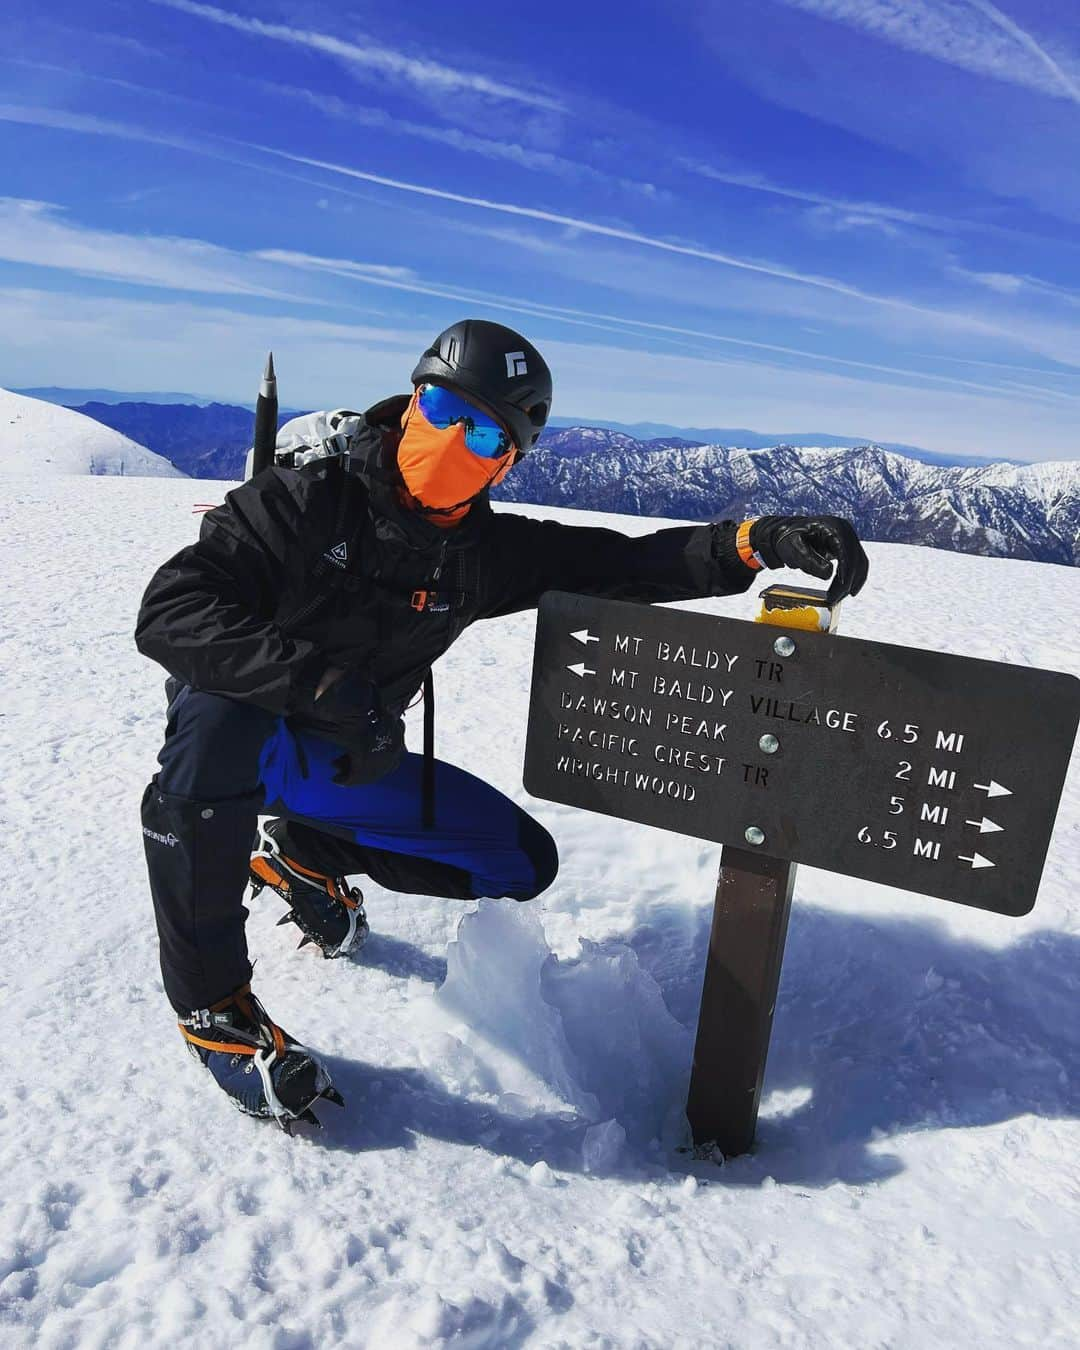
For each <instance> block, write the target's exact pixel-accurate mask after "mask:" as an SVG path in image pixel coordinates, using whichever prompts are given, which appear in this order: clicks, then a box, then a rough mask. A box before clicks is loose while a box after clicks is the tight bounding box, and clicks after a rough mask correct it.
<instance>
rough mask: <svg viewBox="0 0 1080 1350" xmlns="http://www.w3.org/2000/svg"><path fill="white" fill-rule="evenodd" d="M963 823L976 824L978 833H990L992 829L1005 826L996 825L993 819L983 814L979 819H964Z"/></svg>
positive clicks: (999, 828)
mask: <svg viewBox="0 0 1080 1350" xmlns="http://www.w3.org/2000/svg"><path fill="white" fill-rule="evenodd" d="M964 824H965V825H977V826H978V827H979V833H980V834H992V833H993V832H994V830H1003V829H1004V828H1005V826H1004V825H998V824H997V823H996V822H995V821H993V820H991V819H990V817H989V816H983V818H982V819H981V820H965V821H964Z"/></svg>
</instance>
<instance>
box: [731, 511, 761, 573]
mask: <svg viewBox="0 0 1080 1350" xmlns="http://www.w3.org/2000/svg"><path fill="white" fill-rule="evenodd" d="M756 520H757V517H756V516H755V517H754V519H753V520H744V521H743V523H742V524H741V525H740V526H739V528H738V530H737V531H736V533H735V547H736V549H737V550H738V553H739V557H740V558H741V559H742V560H743V562H744V563H745V564H746V565H747V567H750V568H753V570H754V571H755V572H758V571H760V570H761V568H763V567H764V566H765V562H764V559H763V558H762V557H761V555H760V553H755V552H754V550H753V548H752V547H751V545H750V529H751V527H752V526H753V525H754V524H755V522H756Z"/></svg>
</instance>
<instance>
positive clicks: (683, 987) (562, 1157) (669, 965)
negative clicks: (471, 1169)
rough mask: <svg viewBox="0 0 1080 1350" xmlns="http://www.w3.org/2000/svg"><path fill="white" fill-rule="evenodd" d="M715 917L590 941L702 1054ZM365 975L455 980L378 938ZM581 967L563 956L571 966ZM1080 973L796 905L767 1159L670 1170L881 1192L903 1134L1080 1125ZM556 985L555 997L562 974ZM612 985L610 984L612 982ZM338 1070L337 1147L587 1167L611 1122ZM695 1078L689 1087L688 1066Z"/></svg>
mask: <svg viewBox="0 0 1080 1350" xmlns="http://www.w3.org/2000/svg"><path fill="white" fill-rule="evenodd" d="M709 918H710V914H709V911H708V909H704V908H703V909H697V910H690V909H687V908H686V907H684V906H683V907H680V906H675V905H664V904H658V905H657V906H655V907H654V909H653V910H652V912H651V915H650V918H649V921H648V922H647V923H646V924H644V925H642V926H641V927H640V928H639V929H638V930H637V931H635V932H634V933H633V934H631V935H630V936H629V937H628V938H625V939H624V938H623V937H618V938H610V939H608V940H606V941H605V942H601V943H597V944H589V948H590V950H591V952H592V953H593V955H594V956H595V955H596V954H600V955H605V954H614V955H619V954H621V955H623V956H625V954H626V951H627V948H629V949H630V950H631V951H632V952H633V953H634V954H635V956H636V959H637V963H638V965H639V966H640V967H641V970H642V971H643V972H645V974H646V976H647V977H648V978H649V980H650V982H652V981H655V984H656V985H657V986H658V987H659V990H660V992H661V993H662V996H663V1001H664V1003H665V1004H666V1007H667V1009H668V1010H669V1011H670V1013H671V1014H672V1017H673V1019H674V1021H675V1022H676V1023H677V1024H679V1026H680V1027H681V1028H682V1030H683V1032H684V1034H685V1044H686V1048H687V1058H688V1057H689V1047H690V1045H691V1038H692V1029H693V1027H694V1024H695V1022H696V1018H697V1006H698V999H699V997H700V988H701V978H702V972H703V970H704V960H705V951H706V947H707V944H708V930H709ZM550 961H556V958H554V957H552V958H550ZM361 964H370V965H377V966H379V967H381V968H384V969H386V970H388V971H389V972H391V973H393V974H395V975H406V976H407V975H412V976H415V977H417V978H419V979H421V980H424V981H425V982H427V983H429V984H436V985H437V984H438V983H439V982H440V980H441V979H442V978H443V975H444V972H445V963H443V962H442V961H440V960H438V959H437V958H434V957H432V956H430V955H428V954H427V953H424V952H423V951H421V950H420V949H419V948H417V947H414V946H412V944H410V943H407V942H402V941H400V940H398V939H394V938H389V937H385V936H379V935H373V937H372V939H371V942H370V943H369V946H368V947H367V948H366V949H365V952H364V955H363V957H362V959H361ZM573 964H574V963H573V962H572V961H570V962H566V961H561V962H557V965H558V967H560V968H561V969H562V970H564V971H565V970H568V969H572V968H573ZM1078 971H1080V939H1077V938H1075V937H1070V936H1069V935H1067V934H1063V933H1058V932H1053V931H1050V930H1043V931H1040V932H1036V933H1032V934H1030V935H1028V936H1026V937H1024V938H1022V939H1021V940H1020V941H1018V942H1016V943H1013V944H1011V945H1009V946H1007V947H1004V948H990V947H985V946H983V945H981V944H979V943H977V942H972V941H969V940H966V939H961V938H955V937H952V936H950V935H949V934H948V933H947V932H946V931H945V929H944V927H943V925H940V924H937V923H935V922H926V921H913V920H902V919H896V918H893V917H888V918H885V917H883V918H875V917H873V916H872V915H850V914H840V913H837V912H835V911H831V910H826V909H821V908H817V907H814V906H811V905H808V904H802V903H798V902H796V904H795V906H794V908H793V912H792V918H791V929H790V932H789V936H788V943H787V952H786V957H785V962H784V971H783V979H782V982H781V988H780V995H779V1001H778V1004H777V1010H776V1017H775V1022H774V1026H773V1038H772V1048H771V1052H770V1056H769V1065H768V1071H767V1074H766V1082H765V1093H764V1098H763V1109H762V1118H761V1120H760V1122H759V1127H758V1136H757V1145H756V1148H755V1151H754V1153H753V1154H751V1155H749V1156H747V1157H744V1158H741V1159H735V1160H733V1161H732V1162H730V1163H729V1164H728V1165H727V1166H725V1168H724V1169H723V1171H722V1172H721V1171H713V1170H712V1169H711V1168H710V1167H709V1165H708V1164H705V1165H701V1164H698V1163H696V1162H693V1161H692V1160H691V1159H690V1158H689V1157H687V1159H686V1162H685V1165H682V1166H680V1164H679V1163H678V1162H672V1163H671V1170H672V1171H674V1172H677V1173H679V1174H682V1173H683V1172H686V1171H694V1172H696V1173H698V1174H699V1175H707V1176H709V1177H710V1178H711V1179H714V1180H715V1181H717V1182H723V1183H725V1184H732V1185H747V1186H755V1185H758V1184H760V1183H761V1181H762V1180H763V1179H764V1178H765V1177H772V1178H774V1179H775V1180H777V1181H781V1182H785V1183H801V1184H803V1185H810V1186H827V1185H829V1184H831V1183H834V1182H837V1181H839V1182H846V1183H852V1184H864V1183H871V1182H879V1181H883V1180H887V1179H888V1178H889V1177H891V1176H894V1175H896V1174H898V1173H899V1172H900V1171H902V1170H903V1164H902V1162H901V1161H900V1159H899V1158H897V1157H896V1156H895V1155H894V1154H891V1153H890V1152H889V1147H888V1145H889V1140H891V1139H895V1138H896V1137H898V1136H900V1135H904V1134H909V1133H913V1132H917V1131H929V1130H943V1129H953V1128H972V1127H977V1126H984V1125H993V1124H998V1123H1001V1122H1004V1121H1007V1120H1011V1119H1013V1118H1015V1117H1018V1116H1022V1115H1026V1114H1031V1115H1036V1116H1042V1117H1045V1118H1049V1119H1062V1118H1075V1117H1077V1116H1080V1024H1078V1023H1077V1019H1076V1015H1075V1010H1076V995H1077V989H1078V987H1080V974H1078ZM544 987H545V993H546V991H547V989H548V983H547V981H546V979H545V984H544ZM598 992H606V993H608V994H609V993H610V989H609V988H608V986H607V985H605V984H603V983H601V984H600V985H599V986H598ZM485 1034H488V1035H490V1034H491V1033H490V1028H487V1029H486V1032H485ZM492 1039H495V1037H492ZM669 1067H670V1066H669ZM574 1069H575V1073H576V1074H577V1081H578V1083H579V1085H580V1087H581V1089H582V1090H583V1091H584V1092H586V1093H588V1092H592V1091H593V1090H594V1087H595V1084H594V1082H593V1079H594V1078H595V1079H596V1080H597V1081H601V1080H602V1078H603V1066H602V1065H601V1064H600V1063H599V1062H597V1061H596V1059H595V1058H594V1059H593V1060H592V1061H590V1059H589V1058H588V1057H582V1056H581V1055H580V1054H579V1055H578V1056H577V1059H576V1061H575V1065H574ZM332 1072H333V1075H334V1079H335V1082H336V1083H338V1085H339V1086H340V1087H341V1090H342V1092H343V1093H344V1095H345V1097H346V1098H347V1100H348V1102H349V1107H350V1113H349V1116H348V1117H347V1118H346V1119H344V1120H342V1119H340V1118H339V1117H337V1116H336V1115H331V1113H330V1112H328V1111H324V1112H323V1113H322V1114H323V1116H324V1117H328V1116H329V1119H327V1120H326V1124H327V1125H328V1127H329V1128H328V1129H327V1131H326V1132H325V1133H324V1134H323V1135H322V1136H320V1137H321V1139H322V1141H323V1142H324V1144H325V1146H326V1147H328V1148H332V1149H333V1148H345V1149H349V1150H367V1149H385V1148H411V1147H413V1146H414V1144H415V1137H416V1136H417V1135H426V1136H429V1137H432V1138H436V1139H442V1140H446V1141H448V1142H451V1143H456V1144H464V1145H467V1146H472V1147H474V1148H481V1149H486V1150H488V1151H490V1152H491V1153H492V1154H493V1155H503V1156H508V1157H511V1158H516V1159H518V1160H520V1161H521V1162H523V1163H526V1164H531V1163H534V1162H536V1161H539V1160H541V1159H543V1160H544V1161H546V1162H548V1163H549V1164H550V1165H551V1166H552V1167H554V1168H556V1169H559V1170H563V1171H570V1172H574V1171H581V1170H582V1142H583V1138H584V1133H585V1130H586V1129H587V1128H588V1126H589V1125H590V1124H593V1123H595V1122H594V1121H592V1120H588V1119H585V1118H584V1117H583V1116H582V1115H581V1114H579V1113H577V1112H574V1111H572V1110H567V1111H566V1112H565V1113H552V1112H540V1113H534V1114H521V1115H519V1114H516V1113H508V1112H506V1111H501V1110H499V1109H498V1108H497V1107H495V1106H491V1105H488V1104H486V1103H485V1102H482V1101H476V1100H472V1099H470V1098H467V1097H463V1096H459V1095H455V1094H454V1093H452V1092H449V1091H447V1090H446V1089H445V1088H444V1087H442V1086H441V1085H440V1084H439V1083H438V1082H437V1081H436V1080H435V1079H434V1078H432V1077H431V1076H430V1075H429V1074H427V1073H426V1072H424V1071H421V1070H419V1069H383V1068H378V1067H376V1066H373V1065H368V1064H362V1063H356V1062H349V1061H346V1060H337V1061H333V1062H332ZM678 1081H679V1082H681V1083H682V1084H684V1085H685V1072H684V1071H683V1070H682V1068H680V1073H679V1075H678ZM681 1091H682V1089H680V1092H681ZM661 1105H662V1106H673V1105H675V1102H674V1101H671V1102H668V1103H663V1104H661ZM620 1123H623V1124H626V1123H627V1122H625V1121H621V1122H620ZM630 1125H631V1128H629V1129H628V1134H629V1135H630V1136H631V1141H632V1143H631V1145H630V1146H629V1147H628V1149H627V1151H626V1153H625V1156H624V1157H623V1158H622V1159H621V1160H620V1164H619V1166H618V1167H617V1168H615V1169H613V1170H614V1174H616V1175H622V1176H626V1177H630V1176H636V1177H639V1178H640V1176H641V1174H642V1171H643V1170H644V1169H646V1168H649V1167H650V1166H651V1167H655V1165H656V1164H657V1163H658V1162H660V1163H663V1162H665V1161H670V1155H665V1154H663V1153H657V1152H656V1151H655V1150H650V1149H649V1148H646V1147H644V1146H643V1144H642V1143H641V1142H640V1141H637V1142H634V1135H633V1129H632V1122H630ZM676 1156H678V1155H676ZM703 1168H704V1170H703Z"/></svg>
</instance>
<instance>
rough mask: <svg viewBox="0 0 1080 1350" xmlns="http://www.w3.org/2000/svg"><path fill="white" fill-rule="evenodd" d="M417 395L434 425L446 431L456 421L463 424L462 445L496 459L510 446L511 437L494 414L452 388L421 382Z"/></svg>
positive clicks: (485, 456) (476, 453) (423, 410)
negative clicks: (463, 436) (463, 442)
mask: <svg viewBox="0 0 1080 1350" xmlns="http://www.w3.org/2000/svg"><path fill="white" fill-rule="evenodd" d="M417 394H418V398H417V400H416V406H417V407H418V408H419V409H420V411H421V412H422V413H423V415H424V417H425V419H426V420H427V421H428V422H430V423H431V425H432V426H433V427H438V428H439V430H440V431H445V430H446V428H447V427H453V426H457V424H458V423H459V422H460V423H461V424H462V425H463V426H464V427H465V444H466V445H467V446H468V447H469V449H470V450H471V451H472V452H473V454H474V455H482V456H483V458H484V459H497V458H498V457H499V456H500V455H505V454H506V452H507V451H508V450H510V449H511V448H512V445H513V443H512V441H511V440H510V437H509V436H508V435H507V433H506V432H505V431H504V430H503V428H502V427H501V426H499V424H498V422H496V421H495V419H494V418H493V417H490V416H489V415H488V414H487V413H486V412H484V411H483V409H482V408H478V407H477V406H476V405H475V404H474V403H469V402H468V400H467V399H464V398H462V397H461V395H460V394H455V393H454V391H453V390H452V389H444V388H443V386H442V385H441V384H422V385H420V386H419V388H418V389H417Z"/></svg>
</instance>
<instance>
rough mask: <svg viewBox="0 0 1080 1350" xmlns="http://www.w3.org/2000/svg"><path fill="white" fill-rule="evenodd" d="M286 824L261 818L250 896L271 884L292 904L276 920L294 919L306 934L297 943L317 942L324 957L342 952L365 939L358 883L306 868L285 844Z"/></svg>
mask: <svg viewBox="0 0 1080 1350" xmlns="http://www.w3.org/2000/svg"><path fill="white" fill-rule="evenodd" d="M284 826H285V823H284V822H283V821H280V820H270V821H267V822H265V823H260V825H259V832H258V834H257V835H256V838H255V849H254V852H253V853H252V855H251V865H250V873H249V880H250V882H251V887H252V895H253V896H256V895H258V894H259V892H260V891H261V890H262V889H263V887H264V886H269V887H270V889H271V890H272V891H275V892H276V893H277V894H278V895H280V896H281V898H282V899H283V900H284V901H285V902H286V904H288V906H289V912H288V913H287V914H283V915H282V917H281V918H280V919H279V920H278V925H279V926H280V925H281V924H287V923H294V924H296V926H297V928H299V929H300V932H301V933H302V934H303V937H301V939H300V943H299V946H300V947H306V946H307V945H308V943H311V942H313V943H315V944H316V945H317V946H318V947H319V949H320V950H321V952H322V954H323V956H325V957H334V956H344V955H345V954H346V953H347V952H350V951H357V950H358V949H359V948H360V947H362V946H363V945H364V943H365V942H366V941H367V936H368V932H369V929H368V921H367V915H366V914H365V913H364V897H363V894H362V892H361V891H360V889H359V887H357V886H349V885H348V883H347V881H346V878H345V877H332V876H327V875H326V874H325V873H323V872H317V871H315V870H314V869H313V868H310V867H305V866H304V864H302V863H300V862H298V861H297V860H296V859H295V858H293V857H291V856H290V855H289V854H288V853H287V852H286V851H285V848H284V847H283V846H282V840H281V838H280V837H279V836H281V835H282V834H283V832H284Z"/></svg>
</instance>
